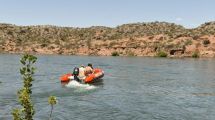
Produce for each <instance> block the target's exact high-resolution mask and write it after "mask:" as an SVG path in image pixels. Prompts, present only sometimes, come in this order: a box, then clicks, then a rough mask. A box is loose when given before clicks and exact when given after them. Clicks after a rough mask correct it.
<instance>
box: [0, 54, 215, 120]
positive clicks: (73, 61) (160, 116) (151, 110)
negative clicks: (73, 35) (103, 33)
mask: <svg viewBox="0 0 215 120" xmlns="http://www.w3.org/2000/svg"><path fill="white" fill-rule="evenodd" d="M20 57H21V55H9V54H1V55H0V120H10V119H12V116H11V110H12V109H13V108H15V107H19V103H18V102H17V95H16V93H17V90H18V89H19V88H21V86H22V80H21V77H20V74H19V68H20V67H21V65H20V63H19V59H20ZM37 57H38V61H37V63H36V67H37V70H36V73H35V81H34V82H33V87H32V91H33V94H32V98H33V102H34V106H35V111H36V114H35V115H34V119H35V120H47V119H48V118H49V113H50V106H49V105H48V102H47V100H48V97H49V96H50V95H54V96H56V97H57V99H58V103H57V104H56V105H55V106H54V111H53V114H52V118H53V119H54V120H214V119H215V77H214V75H215V59H191V58H186V59H168V58H147V57H88V56H60V55H59V56H58V55H44V56H42V55H40V56H39V55H38V56H37ZM88 62H91V63H93V65H94V67H99V68H102V69H103V70H104V71H105V76H104V78H103V80H102V81H101V82H99V83H97V84H94V85H81V84H78V83H69V84H67V85H62V84H61V83H60V82H59V77H60V76H61V75H62V74H64V73H67V72H71V71H72V69H73V67H75V66H79V65H81V64H87V63H88Z"/></svg>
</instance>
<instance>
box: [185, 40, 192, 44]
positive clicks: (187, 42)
mask: <svg viewBox="0 0 215 120" xmlns="http://www.w3.org/2000/svg"><path fill="white" fill-rule="evenodd" d="M192 44H193V41H192V40H186V41H185V43H184V45H192Z"/></svg>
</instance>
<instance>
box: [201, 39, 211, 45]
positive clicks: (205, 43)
mask: <svg viewBox="0 0 215 120" xmlns="http://www.w3.org/2000/svg"><path fill="white" fill-rule="evenodd" d="M202 43H203V44H204V45H208V44H210V40H203V42H202Z"/></svg>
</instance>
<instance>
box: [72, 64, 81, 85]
mask: <svg viewBox="0 0 215 120" xmlns="http://www.w3.org/2000/svg"><path fill="white" fill-rule="evenodd" d="M73 75H74V79H75V80H76V81H78V82H81V80H80V79H79V78H78V75H79V68H77V67H75V68H74V69H73Z"/></svg>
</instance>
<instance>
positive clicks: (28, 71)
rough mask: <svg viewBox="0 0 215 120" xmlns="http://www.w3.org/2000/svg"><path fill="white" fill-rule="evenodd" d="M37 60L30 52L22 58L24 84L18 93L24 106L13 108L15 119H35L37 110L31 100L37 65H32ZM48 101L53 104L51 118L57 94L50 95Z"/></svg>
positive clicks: (21, 70) (21, 72)
mask: <svg viewBox="0 0 215 120" xmlns="http://www.w3.org/2000/svg"><path fill="white" fill-rule="evenodd" d="M36 60H37V57H35V56H33V55H29V54H26V55H24V56H23V57H22V58H21V60H20V62H21V64H22V65H23V67H22V68H21V69H20V74H21V75H22V78H23V83H24V85H23V88H22V89H20V90H19V91H18V93H17V95H18V97H19V98H18V99H19V103H20V104H21V106H22V108H21V109H18V108H15V109H13V110H12V112H11V114H12V115H13V119H14V120H33V116H34V114H35V111H34V106H33V102H32V101H31V94H32V91H31V87H32V82H33V81H34V78H33V75H34V71H35V67H32V65H33V64H34V63H35V62H36ZM48 102H49V104H50V105H51V113H50V116H49V117H50V119H51V115H52V110H53V106H54V105H55V104H56V103H57V99H56V97H55V96H50V97H49V99H48Z"/></svg>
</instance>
